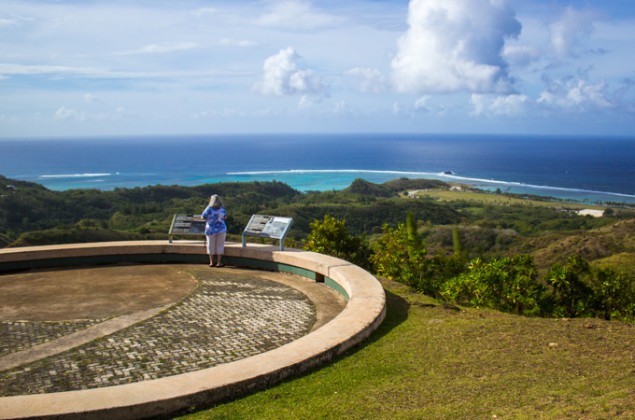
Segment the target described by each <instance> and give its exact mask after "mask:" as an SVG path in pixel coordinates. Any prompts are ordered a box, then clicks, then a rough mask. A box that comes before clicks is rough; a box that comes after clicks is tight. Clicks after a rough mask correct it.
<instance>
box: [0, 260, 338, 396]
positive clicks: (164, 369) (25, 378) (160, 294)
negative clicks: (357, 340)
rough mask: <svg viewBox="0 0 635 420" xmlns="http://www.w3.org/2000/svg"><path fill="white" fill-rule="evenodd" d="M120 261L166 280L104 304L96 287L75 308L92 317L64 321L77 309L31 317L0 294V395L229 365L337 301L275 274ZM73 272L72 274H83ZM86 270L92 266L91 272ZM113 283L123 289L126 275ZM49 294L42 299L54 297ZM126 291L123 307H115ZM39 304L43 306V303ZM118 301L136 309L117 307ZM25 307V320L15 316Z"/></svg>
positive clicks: (287, 336)
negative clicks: (128, 309)
mask: <svg viewBox="0 0 635 420" xmlns="http://www.w3.org/2000/svg"><path fill="white" fill-rule="evenodd" d="M126 267H128V268H126V270H128V272H129V271H130V270H132V271H135V268H136V270H137V273H139V272H140V271H143V270H144V268H143V267H152V269H153V270H159V271H160V272H161V273H162V275H161V276H157V275H156V273H155V275H154V277H155V278H156V277H161V278H164V277H167V278H169V279H170V282H169V283H170V284H169V285H168V286H169V287H164V286H165V284H154V283H152V281H150V286H153V288H152V287H151V288H150V289H151V290H148V287H147V286H148V284H145V285H143V284H135V289H134V291H133V292H130V291H129V293H128V294H126V293H125V291H121V290H120V289H117V290H118V291H119V292H121V293H114V292H113V293H110V292H108V293H106V296H111V297H114V298H115V300H116V302H111V303H108V300H107V299H106V300H104V299H103V296H101V295H99V293H98V292H96V293H97V295H92V297H91V299H92V301H93V303H92V305H94V304H95V303H94V302H95V301H97V302H98V303H99V304H98V305H97V306H92V307H90V305H91V302H86V301H87V299H84V302H83V303H82V305H79V306H83V311H84V313H86V311H88V312H90V313H98V314H100V318H96V319H91V318H89V319H81V320H76V319H75V320H63V318H65V317H69V316H71V315H77V314H72V313H71V312H69V313H66V314H60V313H59V311H62V312H64V310H66V311H67V312H68V311H69V309H65V307H60V308H58V309H59V310H58V312H57V313H51V312H50V308H48V307H47V308H46V309H47V310H49V313H48V314H47V315H46V317H49V318H55V319H56V321H54V322H46V321H43V320H41V319H39V318H42V317H43V315H42V314H38V313H37V310H34V309H33V307H31V311H30V312H29V311H28V305H27V304H26V303H24V302H22V303H19V304H18V302H16V303H15V305H14V307H11V305H10V304H9V302H7V301H5V298H2V301H0V316H2V315H3V318H2V319H6V318H11V317H13V318H14V320H10V321H5V320H3V321H2V322H0V336H1V337H2V340H1V342H0V396H12V395H22V394H36V393H49V392H60V391H70V390H79V389H88V388H96V387H104V386H112V385H120V384H126V383H131V382H137V381H143V380H149V379H156V378H160V377H165V376H171V375H177V374H181V373H186V372H192V371H195V370H200V369H205V368H209V367H213V366H216V365H219V364H222V363H228V362H232V361H235V360H239V359H242V358H245V357H249V356H253V355H256V354H259V353H263V352H266V351H268V350H271V349H274V348H276V347H279V346H281V345H284V344H286V343H288V342H290V341H293V340H295V339H297V338H299V337H301V336H303V335H305V334H307V333H308V332H309V331H310V330H311V329H312V328H315V327H316V326H317V325H316V322H317V324H319V325H322V324H323V323H325V322H327V321H328V320H329V319H331V318H332V317H334V316H335V315H336V314H337V313H339V311H340V310H341V309H342V308H343V307H344V305H345V301H344V300H343V298H341V296H339V295H337V294H336V293H335V292H333V291H332V290H330V289H329V288H328V287H326V286H325V285H323V284H316V283H313V282H312V281H309V280H306V279H303V278H301V277H298V276H292V275H289V274H284V273H268V272H262V271H255V270H243V269H236V268H223V269H218V268H215V269H210V268H209V267H207V266H201V265H172V266H126ZM130 267H132V268H130ZM113 269H116V268H110V270H113ZM119 269H120V270H121V269H122V268H119ZM91 270H97V271H98V270H99V269H98V268H95V269H91ZM102 270H103V269H102ZM60 272H62V271H61V270H60V271H57V272H52V273H58V275H59V273H60ZM44 273H45V272H44ZM73 273H74V274H75V275H76V276H77V277H81V278H85V277H86V276H88V275H89V274H86V273H83V274H82V273H81V272H73ZM104 273H108V271H105V272H104V271H102V272H101V274H100V275H101V276H102V279H103V280H104V282H105V281H106V280H107V278H112V279H111V280H112V281H114V282H115V283H116V281H117V280H116V279H115V278H114V277H116V276H113V275H112V273H113V272H112V271H110V272H109V274H104ZM168 273H170V275H168ZM28 274H29V275H31V276H33V274H32V273H28ZM119 274H122V273H121V272H119ZM146 274H147V273H146ZM65 275H68V274H67V273H66V274H65ZM90 275H95V273H94V272H93V271H91V273H90ZM13 276H16V275H13ZM18 276H19V275H18ZM42 276H44V274H42V275H40V276H39V277H38V276H37V275H35V277H36V279H31V281H36V280H37V281H40V282H42V283H41V284H42V285H46V284H47V283H46V282H45V281H44V280H42V278H40V277H42ZM120 277H121V276H120ZM179 277H181V280H182V281H179ZM188 279H189V281H188ZM192 279H193V280H194V281H192ZM11 280H13V283H11ZM129 280H130V279H129ZM274 280H275V281H274ZM57 281H59V278H58V279H57ZM139 281H141V280H140V279H137V282H139ZM104 282H101V283H99V284H101V285H102V288H103V290H104V291H108V290H109V289H112V288H111V287H108V285H107V284H103V283H104ZM10 283H11V284H10ZM16 284H18V283H17V282H16V279H15V278H12V277H11V276H6V275H5V276H0V295H2V296H7V294H4V295H3V294H2V289H3V287H4V288H5V289H8V288H10V287H11V286H12V285H13V286H14V287H17V286H15V285H16ZM20 284H23V283H20ZM33 284H35V283H33ZM38 284H39V283H38ZM94 284H97V283H94ZM116 284H120V285H121V287H122V288H125V287H129V284H130V281H128V282H123V283H122V282H120V283H116ZM179 284H182V285H185V286H183V287H178V286H177V285H179ZM126 285H127V286H126ZM140 286H143V287H140ZM290 286H293V287H290ZM68 287H70V286H68ZM32 289H34V288H32ZM298 289H300V290H302V292H300V291H299V290H298ZM140 290H145V291H146V292H147V293H146V294H143V293H140ZM89 292H91V290H87V288H86V287H84V288H80V287H77V288H76V290H75V293H79V294H82V293H89ZM92 292H95V291H94V290H92ZM18 294H19V293H18V292H16V295H18ZM89 294H90V293H89ZM307 295H308V296H310V297H311V299H309V297H307ZM53 296H55V295H52V296H48V299H49V300H51V301H59V300H61V299H62V298H61V297H59V298H58V297H55V299H52V297H53ZM96 296H98V297H96ZM76 298H77V296H76ZM126 298H128V299H129V300H130V301H131V302H132V303H130V305H126V304H122V299H123V300H124V301H125V299H126ZM31 299H32V300H34V301H38V300H37V299H36V298H33V297H32V298H31ZM91 299H88V300H91ZM27 300H28V299H27ZM111 300H112V299H111ZM166 300H167V301H168V302H166ZM170 300H171V301H172V302H171V303H170V302H169V301H170ZM314 302H315V303H317V305H316V304H314ZM124 303H125V302H124ZM20 305H22V306H20ZM39 305H40V307H42V306H41V305H42V302H39ZM86 305H88V306H89V307H90V309H86ZM316 306H317V307H316ZM126 307H134V308H135V309H137V310H136V311H135V312H133V313H121V312H122V311H123V312H125V308H126ZM66 308H68V306H67V307H66ZM109 308H111V309H110V310H111V312H112V313H110V314H109V313H108V309H109ZM320 308H321V309H320ZM42 310H43V311H44V308H42ZM7 314H12V316H9V315H7ZM25 314H28V315H30V317H31V318H33V320H28V321H19V320H17V319H19V318H20V316H22V317H24V316H25ZM104 315H106V316H105V317H104ZM59 318H62V319H59Z"/></svg>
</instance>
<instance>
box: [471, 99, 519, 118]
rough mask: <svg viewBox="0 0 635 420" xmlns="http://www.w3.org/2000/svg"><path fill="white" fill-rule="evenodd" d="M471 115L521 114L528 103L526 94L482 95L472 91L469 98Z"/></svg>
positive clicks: (509, 115)
mask: <svg viewBox="0 0 635 420" xmlns="http://www.w3.org/2000/svg"><path fill="white" fill-rule="evenodd" d="M470 102H471V104H472V107H473V110H472V115H491V116H508V117H511V116H514V115H520V114H523V113H524V112H525V111H526V109H527V106H528V105H529V97H528V96H526V95H518V94H512V95H482V94H477V93H474V94H472V97H471V98H470Z"/></svg>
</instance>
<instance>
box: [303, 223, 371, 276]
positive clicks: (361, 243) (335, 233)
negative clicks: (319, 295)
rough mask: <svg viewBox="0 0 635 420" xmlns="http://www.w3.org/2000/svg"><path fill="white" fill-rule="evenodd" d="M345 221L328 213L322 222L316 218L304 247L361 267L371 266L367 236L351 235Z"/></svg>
mask: <svg viewBox="0 0 635 420" xmlns="http://www.w3.org/2000/svg"><path fill="white" fill-rule="evenodd" d="M345 223H346V222H345V221H343V220H342V221H340V220H337V219H335V218H333V217H331V216H329V215H328V214H327V215H325V216H324V221H323V222H322V223H320V221H318V220H314V221H313V222H312V223H311V224H310V227H311V233H310V234H309V236H308V237H307V242H306V245H305V246H304V249H305V250H307V251H313V252H319V253H320V254H326V255H331V256H334V257H337V258H341V259H343V260H346V261H349V262H352V263H353V264H356V265H359V266H360V267H364V268H369V265H370V264H369V257H370V247H369V246H368V244H367V243H366V240H365V238H363V237H357V236H353V235H351V234H350V233H349V232H348V230H347V229H346V226H345Z"/></svg>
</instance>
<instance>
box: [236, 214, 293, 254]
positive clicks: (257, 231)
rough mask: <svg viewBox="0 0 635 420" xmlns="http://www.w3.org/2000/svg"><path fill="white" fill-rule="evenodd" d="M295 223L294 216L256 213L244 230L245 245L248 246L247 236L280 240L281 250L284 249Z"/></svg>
mask: <svg viewBox="0 0 635 420" xmlns="http://www.w3.org/2000/svg"><path fill="white" fill-rule="evenodd" d="M292 223H293V218H292V217H278V216H263V215H261V214H254V215H253V216H251V219H250V220H249V223H247V226H246V227H245V230H244V231H243V247H244V246H247V240H246V239H245V238H246V237H247V236H255V237H258V238H273V239H279V240H280V251H282V250H284V238H285V236H287V233H288V232H289V228H291V224H292Z"/></svg>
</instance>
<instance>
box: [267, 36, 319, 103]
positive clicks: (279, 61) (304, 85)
mask: <svg viewBox="0 0 635 420" xmlns="http://www.w3.org/2000/svg"><path fill="white" fill-rule="evenodd" d="M299 58H300V57H299V55H298V54H297V53H296V52H295V50H294V49H293V48H291V47H289V48H285V49H283V50H280V52H278V54H275V55H272V56H271V57H269V58H267V59H266V60H265V63H264V65H263V75H262V79H261V80H260V81H259V82H258V83H256V85H255V88H256V90H257V91H258V92H260V93H262V94H264V95H273V96H284V95H295V94H300V95H307V94H308V95H323V94H324V93H326V84H325V83H324V81H323V80H322V77H321V76H320V75H319V74H318V73H316V72H315V71H313V70H310V69H300V68H298V65H297V64H296V60H298V59H299Z"/></svg>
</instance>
